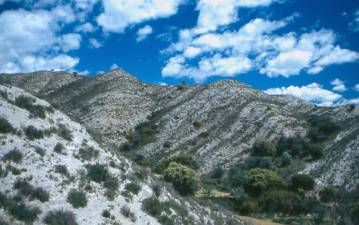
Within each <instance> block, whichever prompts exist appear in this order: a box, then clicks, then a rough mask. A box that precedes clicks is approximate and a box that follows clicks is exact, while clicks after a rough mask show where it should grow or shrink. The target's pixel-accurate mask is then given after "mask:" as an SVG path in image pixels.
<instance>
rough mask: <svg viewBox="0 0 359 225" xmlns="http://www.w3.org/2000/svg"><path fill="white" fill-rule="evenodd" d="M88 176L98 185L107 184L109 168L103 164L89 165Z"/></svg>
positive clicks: (87, 167)
mask: <svg viewBox="0 0 359 225" xmlns="http://www.w3.org/2000/svg"><path fill="white" fill-rule="evenodd" d="M86 169H87V176H88V177H89V178H90V179H91V180H92V181H95V182H97V183H102V182H105V181H106V180H108V179H109V177H110V174H109V172H108V170H107V168H106V167H105V166H104V165H101V164H95V165H87V166H86Z"/></svg>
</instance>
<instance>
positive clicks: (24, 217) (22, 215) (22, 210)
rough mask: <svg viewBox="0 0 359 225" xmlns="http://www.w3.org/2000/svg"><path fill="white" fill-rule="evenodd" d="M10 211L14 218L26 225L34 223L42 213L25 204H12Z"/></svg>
mask: <svg viewBox="0 0 359 225" xmlns="http://www.w3.org/2000/svg"><path fill="white" fill-rule="evenodd" d="M8 210H9V213H10V214H11V215H12V216H14V217H15V218H16V219H18V220H21V221H24V222H25V223H33V222H34V221H35V220H36V219H37V216H38V214H39V213H40V210H39V209H38V208H32V207H28V206H26V205H25V204H23V203H20V204H12V205H11V206H10V207H9V209H8Z"/></svg>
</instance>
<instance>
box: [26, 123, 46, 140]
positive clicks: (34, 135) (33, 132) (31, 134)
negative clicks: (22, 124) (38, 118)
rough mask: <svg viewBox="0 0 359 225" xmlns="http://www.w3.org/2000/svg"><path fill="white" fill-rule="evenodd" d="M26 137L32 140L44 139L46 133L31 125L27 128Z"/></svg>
mask: <svg viewBox="0 0 359 225" xmlns="http://www.w3.org/2000/svg"><path fill="white" fill-rule="evenodd" d="M24 131H25V135H26V137H27V138H28V139H30V140H35V139H41V138H44V132H43V131H42V130H39V129H36V128H35V127H34V126H32V125H30V126H28V127H26V128H25V130H24Z"/></svg>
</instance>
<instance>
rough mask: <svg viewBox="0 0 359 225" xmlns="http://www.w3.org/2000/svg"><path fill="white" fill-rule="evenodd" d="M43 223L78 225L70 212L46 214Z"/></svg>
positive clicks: (60, 211)
mask: <svg viewBox="0 0 359 225" xmlns="http://www.w3.org/2000/svg"><path fill="white" fill-rule="evenodd" d="M44 222H45V223H46V224H47V225H78V223H77V222H76V217H75V214H73V213H72V212H70V211H63V210H57V211H50V212H48V213H47V214H46V216H45V219H44Z"/></svg>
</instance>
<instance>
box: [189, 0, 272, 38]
mask: <svg viewBox="0 0 359 225" xmlns="http://www.w3.org/2000/svg"><path fill="white" fill-rule="evenodd" d="M274 1H275V0H220V1H219V0H215V1H213V0H200V1H199V2H198V4H197V10H198V11H199V17H198V22H197V28H196V29H195V31H196V32H197V33H205V32H208V31H215V30H216V29H217V28H218V27H220V26H224V25H228V24H231V23H233V22H235V21H237V20H238V15H237V11H238V8H239V7H247V8H249V7H258V6H268V5H270V4H271V3H272V2H274Z"/></svg>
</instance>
